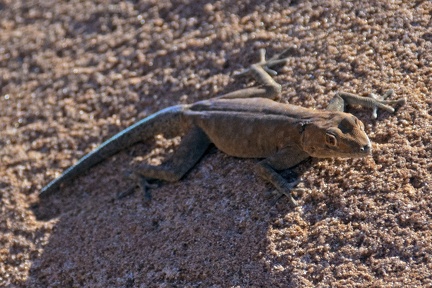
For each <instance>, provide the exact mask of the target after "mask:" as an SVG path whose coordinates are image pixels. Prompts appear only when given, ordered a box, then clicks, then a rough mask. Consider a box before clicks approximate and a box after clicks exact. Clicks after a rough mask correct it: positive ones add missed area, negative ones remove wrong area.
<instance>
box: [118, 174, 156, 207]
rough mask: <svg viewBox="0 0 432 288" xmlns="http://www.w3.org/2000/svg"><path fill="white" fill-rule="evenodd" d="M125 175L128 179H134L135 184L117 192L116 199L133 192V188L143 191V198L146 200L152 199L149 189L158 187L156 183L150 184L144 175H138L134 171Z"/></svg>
mask: <svg viewBox="0 0 432 288" xmlns="http://www.w3.org/2000/svg"><path fill="white" fill-rule="evenodd" d="M126 176H127V177H128V178H129V180H132V181H134V182H135V183H136V185H135V186H133V187H130V188H129V189H127V190H126V191H124V192H120V193H118V194H117V199H121V198H124V197H126V196H129V195H131V194H132V193H134V192H135V190H136V189H137V188H138V189H139V190H141V191H142V192H143V195H144V200H145V201H146V202H147V201H150V200H151V199H152V195H151V192H150V189H152V188H157V187H158V185H157V184H151V183H149V180H148V179H146V178H145V177H143V176H141V175H138V174H136V173H128V174H127V175H126Z"/></svg>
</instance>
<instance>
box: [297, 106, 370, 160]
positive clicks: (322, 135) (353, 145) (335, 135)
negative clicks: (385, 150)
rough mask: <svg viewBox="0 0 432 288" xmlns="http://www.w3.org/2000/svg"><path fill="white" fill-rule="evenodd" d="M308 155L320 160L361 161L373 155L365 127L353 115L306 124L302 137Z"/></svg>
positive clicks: (336, 115)
mask: <svg viewBox="0 0 432 288" xmlns="http://www.w3.org/2000/svg"><path fill="white" fill-rule="evenodd" d="M302 146H303V149H304V151H305V152H307V153H308V154H309V155H311V156H312V157H317V158H333V157H344V158H358V157H366V156H368V155H370V154H371V153H372V145H371V142H370V140H369V137H368V136H367V135H366V132H365V131H364V125H363V123H362V122H361V121H360V120H359V119H357V117H355V116H354V115H352V114H349V113H343V112H332V113H329V114H328V117H325V118H323V119H320V120H319V121H313V122H312V123H311V124H306V125H305V127H304V131H303V133H302Z"/></svg>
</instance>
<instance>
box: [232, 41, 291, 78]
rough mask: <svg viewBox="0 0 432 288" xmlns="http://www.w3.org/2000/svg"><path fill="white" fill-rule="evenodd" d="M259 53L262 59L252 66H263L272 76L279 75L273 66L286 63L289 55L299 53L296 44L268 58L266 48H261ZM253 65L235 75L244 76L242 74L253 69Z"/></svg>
mask: <svg viewBox="0 0 432 288" xmlns="http://www.w3.org/2000/svg"><path fill="white" fill-rule="evenodd" d="M259 53H260V60H259V62H257V63H255V64H252V67H253V66H254V65H255V66H261V67H262V68H263V69H264V70H265V71H266V72H267V73H268V74H270V75H271V76H275V75H277V72H276V71H275V70H273V69H272V67H274V66H280V65H285V64H286V63H287V61H288V58H289V56H292V55H295V54H297V47H295V46H294V47H290V48H288V49H285V50H284V51H282V52H281V53H279V54H276V55H274V56H273V57H271V58H270V59H268V60H266V50H265V49H260V50H259ZM252 67H251V68H247V69H244V70H243V71H241V72H239V73H237V74H234V76H242V75H245V74H248V73H250V72H251V70H252V69H253V68H252Z"/></svg>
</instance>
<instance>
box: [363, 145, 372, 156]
mask: <svg viewBox="0 0 432 288" xmlns="http://www.w3.org/2000/svg"><path fill="white" fill-rule="evenodd" d="M360 152H362V153H365V154H370V153H371V152H372V145H371V144H370V143H368V144H366V145H364V146H363V147H361V148H360Z"/></svg>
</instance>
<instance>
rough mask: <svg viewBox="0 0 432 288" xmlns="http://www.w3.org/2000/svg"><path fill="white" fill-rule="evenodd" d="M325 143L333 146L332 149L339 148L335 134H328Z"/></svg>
mask: <svg viewBox="0 0 432 288" xmlns="http://www.w3.org/2000/svg"><path fill="white" fill-rule="evenodd" d="M325 141H326V144H327V145H329V146H331V147H336V146H337V139H336V136H334V135H333V134H330V133H326V137H325Z"/></svg>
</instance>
